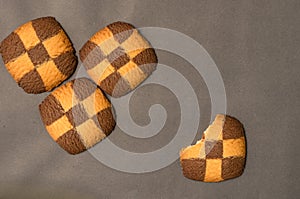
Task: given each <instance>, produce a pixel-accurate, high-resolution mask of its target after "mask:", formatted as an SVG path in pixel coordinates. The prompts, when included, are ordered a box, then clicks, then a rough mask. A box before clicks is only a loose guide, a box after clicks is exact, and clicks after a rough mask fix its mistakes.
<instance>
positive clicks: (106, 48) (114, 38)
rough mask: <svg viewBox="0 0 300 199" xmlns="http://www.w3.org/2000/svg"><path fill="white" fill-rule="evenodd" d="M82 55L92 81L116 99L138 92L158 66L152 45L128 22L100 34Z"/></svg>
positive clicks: (106, 29)
mask: <svg viewBox="0 0 300 199" xmlns="http://www.w3.org/2000/svg"><path fill="white" fill-rule="evenodd" d="M79 54H80V59H81V61H82V62H83V65H84V67H85V68H86V70H87V73H88V74H89V75H90V77H91V78H92V79H93V80H94V82H96V84H97V85H99V86H100V88H101V89H102V90H103V91H105V92H106V93H107V94H109V95H111V96H113V97H120V96H123V95H125V94H126V93H128V92H129V91H131V90H133V89H134V88H136V87H137V86H138V85H139V84H140V83H141V82H142V81H144V80H145V79H146V78H147V77H148V76H149V75H150V74H151V73H152V72H153V71H154V70H155V68H156V65H157V57H156V54H155V51H154V49H153V48H152V47H151V45H150V44H149V42H148V41H147V40H146V39H145V38H144V37H143V36H142V35H141V34H140V33H139V32H138V30H137V29H135V28H134V27H133V26H132V25H131V24H128V23H125V22H115V23H112V24H110V25H108V26H106V27H105V28H103V29H102V30H100V31H99V32H97V33H96V34H95V35H94V36H92V37H91V38H90V39H89V40H88V41H87V42H86V43H85V44H84V46H83V47H82V49H81V50H80V53H79Z"/></svg>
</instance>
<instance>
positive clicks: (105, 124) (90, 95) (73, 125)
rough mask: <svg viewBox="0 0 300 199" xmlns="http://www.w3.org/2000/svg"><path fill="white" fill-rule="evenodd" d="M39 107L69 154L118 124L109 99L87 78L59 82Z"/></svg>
mask: <svg viewBox="0 0 300 199" xmlns="http://www.w3.org/2000/svg"><path fill="white" fill-rule="evenodd" d="M39 110H40V114H41V118H42V121H43V123H44V124H45V126H46V129H47V131H48V133H49V134H50V136H51V137H52V138H53V140H55V141H56V142H57V143H58V144H59V145H60V146H61V147H62V148H63V149H65V150H66V151H67V152H69V153H70V154H77V153H80V152H82V151H85V150H86V149H88V148H90V147H92V146H93V145H95V144H96V143H98V142H99V141H101V140H102V139H104V138H105V137H106V136H108V135H109V134H110V133H111V132H112V130H113V128H114V126H115V120H114V117H113V113H112V106H111V104H110V102H109V101H108V100H107V98H106V97H105V96H104V95H103V93H102V91H101V90H100V89H99V88H97V86H96V85H95V84H94V83H93V82H92V81H90V80H88V79H87V78H79V79H76V80H72V81H70V82H68V83H66V84H64V85H62V86H60V87H59V88H57V89H56V90H54V91H53V92H52V93H51V94H50V95H49V96H47V97H46V98H45V99H44V101H43V102H42V103H41V104H40V105H39Z"/></svg>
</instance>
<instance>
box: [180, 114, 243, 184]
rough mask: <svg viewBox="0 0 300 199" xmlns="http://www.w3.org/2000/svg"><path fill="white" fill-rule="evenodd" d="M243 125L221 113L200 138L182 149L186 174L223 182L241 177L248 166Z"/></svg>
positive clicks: (189, 176) (181, 160)
mask: <svg viewBox="0 0 300 199" xmlns="http://www.w3.org/2000/svg"><path fill="white" fill-rule="evenodd" d="M245 154H246V143H245V135H244V129H243V125H242V124H241V123H240V122H239V121H238V120H237V119H235V118H233V117H230V116H227V115H226V116H225V115H221V114H218V115H217V116H216V118H215V120H214V122H213V123H212V124H211V125H210V126H209V127H208V128H207V129H206V131H205V132H204V134H203V137H202V139H201V140H199V141H198V142H197V143H196V144H195V145H192V146H188V147H186V148H184V149H182V150H181V152H180V163H181V167H182V171H183V175H184V176H185V177H187V178H190V179H193V180H199V181H204V182H220V181H223V180H227V179H231V178H235V177H238V176H240V175H241V174H242V173H243V170H244V165H245Z"/></svg>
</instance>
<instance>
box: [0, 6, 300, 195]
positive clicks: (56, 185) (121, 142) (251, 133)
mask: <svg viewBox="0 0 300 199" xmlns="http://www.w3.org/2000/svg"><path fill="white" fill-rule="evenodd" d="M299 10H300V1H297V0H294V1H293V0H291V1H280V0H272V1H271V0H269V1H247V0H245V1H216V0H211V1H165V0H160V1H138V0H135V1H121V0H120V1H96V0H94V1H79V0H78V1H54V0H52V1H38V0H36V1H27V2H26V1H15V0H10V1H0V40H2V39H4V38H5V37H6V36H7V35H8V34H9V33H10V32H11V31H13V30H14V29H15V28H17V27H18V26H19V25H21V24H23V23H25V22H27V21H29V20H31V19H34V18H37V17H41V16H48V15H51V16H54V17H56V19H57V20H58V21H59V22H60V23H61V24H62V26H63V27H64V29H65V30H66V32H67V33H68V35H69V36H70V38H71V40H72V42H73V44H74V46H75V48H76V50H77V52H78V51H79V49H80V48H81V47H82V45H83V44H84V43H85V42H86V40H87V39H88V38H89V37H90V36H91V35H92V34H94V33H95V32H96V31H98V30H99V29H100V28H102V27H104V26H105V25H107V24H109V23H111V22H114V21H118V20H122V21H127V22H130V23H132V24H134V25H135V26H137V27H147V26H157V27H164V28H170V29H174V30H177V31H180V32H182V33H184V34H186V35H188V36H190V37H192V38H193V39H195V40H196V41H198V42H199V43H200V44H201V45H202V46H203V47H204V48H205V49H206V50H207V51H208V52H209V54H210V55H211V57H212V58H213V59H214V61H215V62H216V64H217V66H218V68H219V70H220V73H221V75H222V77H223V80H224V84H225V88H226V93H227V110H228V111H227V113H228V114H230V115H233V116H235V117H237V118H239V119H240V120H241V121H242V123H243V124H244V126H245V130H246V136H247V143H248V157H247V165H246V169H245V172H244V174H243V175H242V176H241V177H239V178H237V179H233V180H229V181H225V182H222V183H218V184H209V183H202V182H196V181H191V180H188V179H186V178H184V177H183V176H182V173H181V168H180V164H179V161H178V160H177V161H176V162H174V163H173V164H172V165H170V166H168V167H166V168H164V169H162V170H159V171H156V172H151V173H145V174H128V173H122V172H119V171H116V170H113V169H111V168H109V167H106V166H105V165H103V164H102V163H100V162H98V161H97V160H96V159H95V158H93V156H91V154H90V153H89V152H85V153H82V154H79V155H76V156H72V155H69V154H67V153H66V152H64V151H63V150H62V149H60V147H59V146H58V145H56V143H55V142H53V141H52V140H51V138H50V136H49V135H48V134H47V132H46V130H45V129H44V126H43V125H42V122H41V120H40V117H39V112H38V104H39V103H40V102H41V101H42V100H43V98H44V97H46V96H47V95H48V93H44V94H40V95H28V94H26V93H24V92H23V90H22V89H21V88H19V87H18V86H17V85H16V83H15V82H14V80H13V79H12V78H11V76H10V75H9V74H8V72H7V71H6V69H5V67H4V64H3V62H2V61H1V66H0V93H1V95H0V132H1V134H0V136H1V138H0V198H1V199H2V198H71V197H72V198H87V199H89V198H144V199H148V198H188V199H196V198H197V199H199V198H203V199H204V198H230V199H231V198H249V199H250V198H251V199H252V198H298V197H299V194H300V193H299V182H300V181H299V177H300V176H299V148H297V146H298V145H297V143H298V142H299V141H298V139H300V136H299V135H300V133H299V120H300V117H299V111H300V108H299V107H300V99H299V97H300V91H299V88H300V82H299V75H300V48H299V47H300V20H299V19H300V14H299V13H300V12H299ZM157 54H158V58H159V61H160V62H161V63H163V64H167V65H169V66H172V67H174V68H175V69H176V70H178V71H179V72H181V73H182V74H183V75H184V76H185V77H186V78H187V79H188V80H189V81H190V83H191V84H192V85H193V87H194V89H195V90H196V91H197V96H198V100H199V103H200V108H201V121H200V122H199V124H200V126H199V133H198V135H197V137H196V138H195V141H196V140H197V139H200V137H201V134H202V132H203V131H204V130H205V128H206V127H207V125H208V124H209V119H210V99H209V95H208V91H207V88H206V86H205V83H204V82H203V79H202V78H201V76H199V75H197V74H196V73H195V71H194V69H193V68H192V66H191V65H189V64H188V63H187V62H186V61H184V60H183V59H182V58H179V57H177V56H176V55H173V54H170V53H167V52H163V51H158V52H157ZM149 92H151V95H150V97H149ZM152 103H161V104H163V105H164V106H165V108H166V110H167V111H168V114H169V120H168V122H167V123H166V126H165V128H164V129H163V130H162V132H161V133H160V134H159V135H158V136H155V137H153V138H150V139H145V140H139V139H135V138H131V137H129V136H127V135H126V134H124V133H123V132H121V131H120V130H119V129H118V128H116V130H115V131H114V132H113V134H112V135H111V137H110V139H111V140H112V141H113V142H114V143H115V144H117V145H118V146H120V147H122V148H125V149H127V150H130V151H136V152H145V151H152V150H155V149H158V148H160V147H162V146H164V145H165V144H167V143H168V142H169V141H170V140H171V139H172V137H173V136H174V133H176V127H177V126H178V118H179V116H180V115H179V114H180V108H179V105H178V102H177V101H176V98H175V97H174V96H173V95H172V93H170V92H169V91H168V90H167V89H166V88H164V87H161V86H145V87H142V88H140V89H139V90H137V91H136V93H135V94H134V97H133V98H132V100H131V103H130V108H131V111H132V112H131V114H132V117H133V118H134V119H135V121H136V122H137V123H138V124H142V125H143V124H147V122H149V121H148V120H149V118H148V117H147V111H148V108H149V106H150V105H151V104H152ZM187 133H189V132H187ZM298 147H299V146H298Z"/></svg>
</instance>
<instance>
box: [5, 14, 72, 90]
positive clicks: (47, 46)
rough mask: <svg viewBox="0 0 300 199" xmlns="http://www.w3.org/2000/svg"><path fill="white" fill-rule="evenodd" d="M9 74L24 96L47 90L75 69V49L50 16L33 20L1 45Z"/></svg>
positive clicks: (18, 29)
mask: <svg viewBox="0 0 300 199" xmlns="http://www.w3.org/2000/svg"><path fill="white" fill-rule="evenodd" d="M0 53H1V55H2V58H3V61H4V64H5V66H6V68H7V70H8V72H9V73H10V74H11V75H12V77H13V78H14V79H15V81H16V82H17V83H18V84H19V86H20V87H22V88H23V89H24V91H25V92H27V93H35V94H37V93H42V92H45V91H50V90H52V89H53V88H54V87H56V86H58V85H59V84H60V83H61V82H63V81H64V80H65V79H67V78H68V77H70V76H71V75H72V73H73V72H74V71H75V69H76V65H77V57H76V56H75V50H74V49H73V46H72V44H71V42H70V40H69V38H68V37H67V35H66V33H65V32H64V30H63V29H62V27H61V26H60V24H59V23H58V22H57V21H56V20H55V19H54V18H53V17H43V18H39V19H35V20H32V21H30V22H28V23H26V24H24V25H22V26H20V27H19V28H17V29H16V30H15V31H14V32H12V33H11V34H10V35H9V36H8V37H6V38H5V39H4V40H3V41H2V42H1V44H0Z"/></svg>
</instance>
